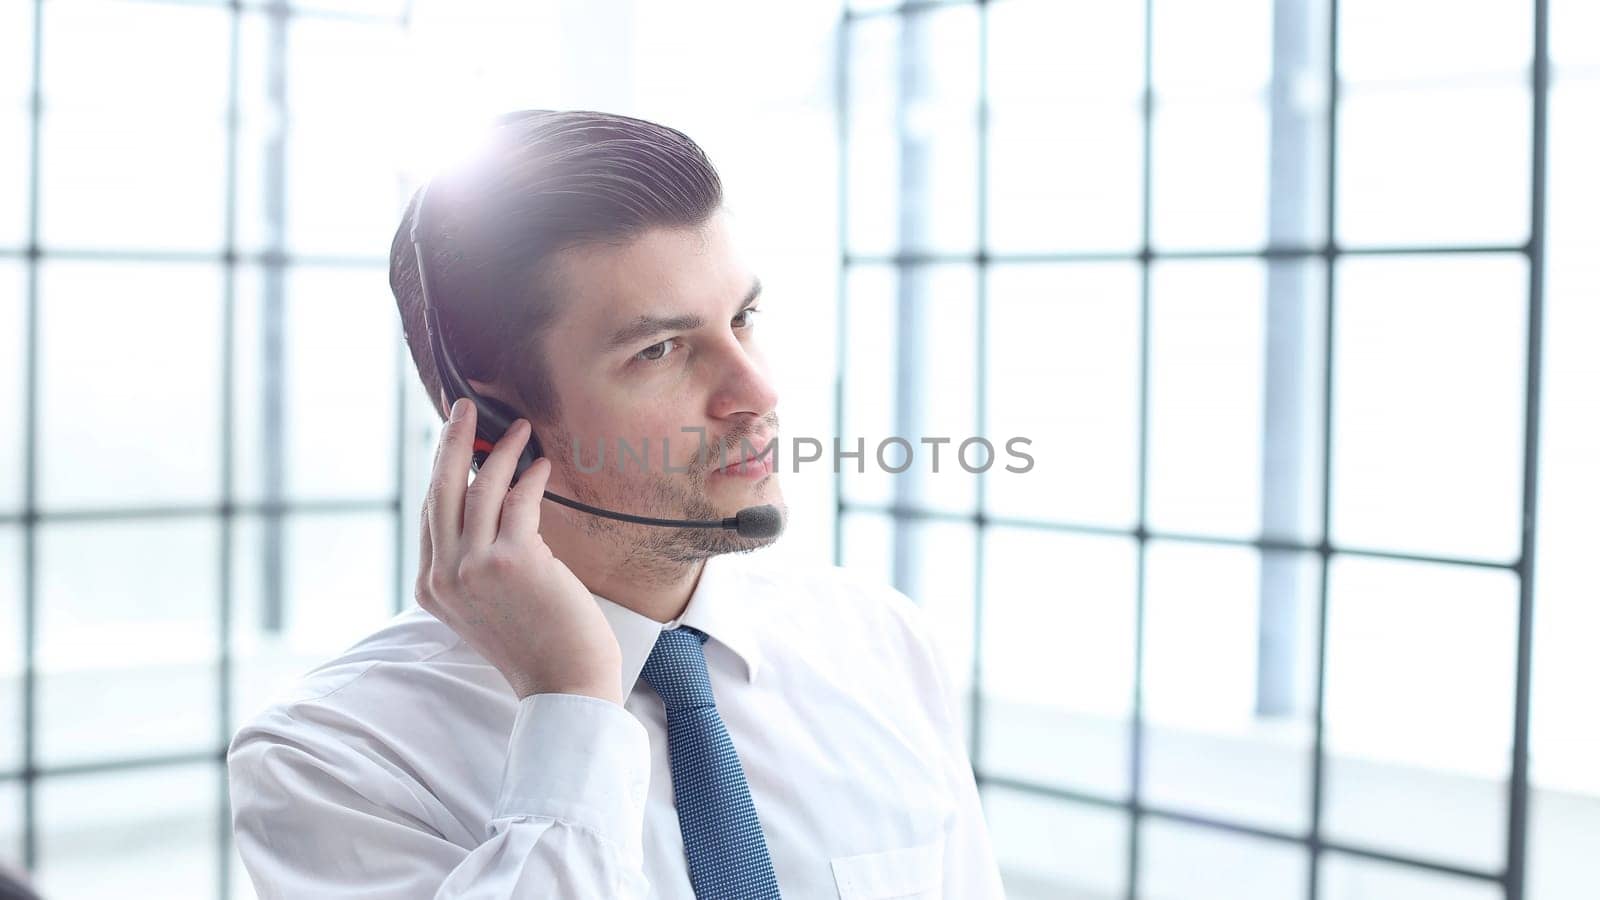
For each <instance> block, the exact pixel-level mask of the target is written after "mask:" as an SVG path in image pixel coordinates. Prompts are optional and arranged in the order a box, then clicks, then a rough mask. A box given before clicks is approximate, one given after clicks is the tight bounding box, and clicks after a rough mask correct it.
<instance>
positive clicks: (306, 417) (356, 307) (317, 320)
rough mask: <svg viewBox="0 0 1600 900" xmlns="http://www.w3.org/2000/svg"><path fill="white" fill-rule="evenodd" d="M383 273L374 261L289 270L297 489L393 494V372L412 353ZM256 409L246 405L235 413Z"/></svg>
mask: <svg viewBox="0 0 1600 900" xmlns="http://www.w3.org/2000/svg"><path fill="white" fill-rule="evenodd" d="M385 279H386V276H385V275H384V272H383V270H382V269H379V268H370V269H368V268H361V269H336V268H320V267H319V268H295V269H290V270H289V273H288V277H287V279H286V291H287V293H286V297H285V304H284V313H283V334H284V351H285V354H284V360H283V364H284V375H285V379H284V388H285V392H284V406H285V416H284V419H283V421H284V438H285V452H286V454H287V459H286V462H287V464H288V465H287V484H288V486H289V493H290V495H291V496H293V497H295V498H299V499H309V498H317V497H339V498H351V497H371V498H388V497H392V496H393V495H394V493H395V441H396V440H398V437H397V430H396V429H397V425H396V416H397V415H398V413H399V406H398V403H399V394H398V391H397V390H396V380H397V379H398V378H399V377H401V369H400V366H401V364H402V362H403V363H404V365H405V366H406V367H407V368H409V367H410V366H411V359H410V356H409V354H407V353H405V350H404V345H403V343H402V341H401V339H400V320H399V316H398V315H397V314H396V312H395V307H394V298H393V296H392V295H391V294H390V293H389V290H388V283H387V281H386V280H385ZM236 324H237V325H238V327H239V328H241V329H249V328H251V327H252V326H253V325H254V323H253V322H251V321H249V320H244V319H242V318H241V319H240V320H239V321H238V322H237V323H236ZM258 334H259V332H258ZM402 357H403V359H402ZM259 402H260V401H259V400H258V401H257V403H259ZM257 410H259V406H257V405H256V404H249V405H246V406H245V407H243V408H242V409H241V410H240V414H241V417H243V416H244V415H247V414H254V413H256V412H257ZM245 449H246V450H247V451H248V450H249V449H250V448H245Z"/></svg>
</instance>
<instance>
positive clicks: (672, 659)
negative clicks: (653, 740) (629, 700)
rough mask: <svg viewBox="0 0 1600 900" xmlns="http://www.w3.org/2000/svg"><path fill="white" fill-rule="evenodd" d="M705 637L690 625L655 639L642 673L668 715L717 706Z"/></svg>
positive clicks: (668, 630)
mask: <svg viewBox="0 0 1600 900" xmlns="http://www.w3.org/2000/svg"><path fill="white" fill-rule="evenodd" d="M706 638H707V635H706V633H705V632H703V631H699V630H697V629H694V628H690V627H688V626H687V625H684V626H680V627H678V628H673V629H664V630H662V632H661V635H660V636H659V637H657V638H656V645H655V646H654V647H653V648H651V650H650V658H649V659H646V660H645V662H644V669H643V671H641V672H640V673H639V674H640V677H642V678H643V679H644V680H645V681H646V682H648V683H649V684H650V686H651V687H652V688H654V689H655V692H656V693H657V694H660V695H661V702H662V703H663V704H665V705H666V708H667V710H668V711H669V712H670V711H672V710H678V709H694V708H696V707H702V706H714V705H716V700H715V699H714V698H713V697H712V696H711V676H710V673H708V672H707V671H706V653H705V646H704V645H705V642H706Z"/></svg>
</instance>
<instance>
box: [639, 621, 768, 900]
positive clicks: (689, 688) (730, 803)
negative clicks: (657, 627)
mask: <svg viewBox="0 0 1600 900" xmlns="http://www.w3.org/2000/svg"><path fill="white" fill-rule="evenodd" d="M706 637H707V635H706V634H705V632H702V631H698V630H696V629H694V628H690V627H688V626H681V627H679V628H673V629H667V630H663V631H662V632H661V636H660V637H658V638H656V645H655V647H654V648H652V649H651V651H650V658H649V659H647V660H645V664H644V670H643V671H642V672H641V673H640V676H641V677H642V678H644V680H645V681H647V682H649V684H650V686H651V687H652V688H655V691H656V693H657V694H659V695H661V702H662V704H663V705H665V706H666V709H667V753H668V755H670V756H671V758H672V794H673V799H674V800H675V801H676V803H677V806H678V827H679V828H680V829H681V830H682V831H683V849H684V854H685V855H686V856H687V857H688V859H689V880H690V882H692V883H693V884H694V895H695V896H696V897H698V898H700V900H745V898H775V897H779V896H780V895H779V894H778V876H777V875H776V874H774V873H773V871H772V860H771V859H770V858H769V857H768V856H767V840H766V838H765V837H764V836H762V834H761V822H760V820H759V819H757V818H756V807H755V803H754V801H752V800H751V799H750V786H749V785H748V784H746V783H745V780H744V766H742V765H740V763H739V757H738V754H736V753H735V752H734V749H733V740H732V739H731V738H729V737H728V729H727V728H726V727H724V726H723V724H722V716H720V715H718V714H717V703H716V699H715V698H713V697H712V696H711V677H710V675H709V674H708V673H707V672H706V656H705V647H704V644H705V642H706Z"/></svg>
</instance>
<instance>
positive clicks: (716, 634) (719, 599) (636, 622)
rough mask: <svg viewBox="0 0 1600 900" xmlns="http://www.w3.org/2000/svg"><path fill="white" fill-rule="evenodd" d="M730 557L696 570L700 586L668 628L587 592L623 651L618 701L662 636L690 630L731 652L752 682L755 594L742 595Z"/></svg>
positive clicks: (757, 653) (757, 663) (757, 654)
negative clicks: (681, 628)
mask: <svg viewBox="0 0 1600 900" xmlns="http://www.w3.org/2000/svg"><path fill="white" fill-rule="evenodd" d="M732 556H733V554H726V553H725V554H721V555H718V556H712V557H709V558H707V559H706V561H705V563H704V565H703V567H702V568H701V570H700V580H699V582H698V583H697V584H696V585H695V588H694V593H692V594H690V595H689V603H688V605H687V606H685V607H684V610H683V614H682V615H680V616H679V617H678V618H676V619H674V620H672V621H670V622H657V621H656V620H655V619H652V618H650V617H649V616H645V615H642V614H640V613H637V612H634V611H633V610H631V609H629V608H627V607H626V606H623V605H621V604H620V603H617V602H615V601H613V600H608V599H606V598H605V597H602V596H600V595H599V594H596V593H593V592H592V591H591V592H590V596H592V597H594V599H595V603H596V604H597V605H598V606H599V607H600V612H601V613H603V614H604V615H605V617H606V621H607V622H609V623H610V624H611V631H612V633H613V634H615V635H616V638H617V646H618V647H619V648H621V650H622V670H621V677H622V695H623V697H627V696H628V694H629V693H631V692H632V690H633V686H634V684H635V683H636V682H637V681H638V680H639V673H640V672H642V671H644V664H645V661H646V660H648V659H649V658H650V652H651V651H652V650H654V649H655V646H656V639H657V638H659V637H660V636H661V632H662V631H664V630H666V629H669V628H676V627H678V626H680V625H689V626H693V627H694V628H697V629H699V630H701V631H703V632H705V633H706V634H707V635H709V636H710V639H711V640H712V641H716V642H718V643H720V644H722V645H723V646H724V647H727V648H728V649H729V650H731V651H733V653H734V655H736V656H738V657H739V659H740V660H741V661H743V662H744V666H745V680H746V683H750V682H754V681H755V679H756V673H757V672H758V671H759V670H760V668H761V660H762V657H761V648H760V642H759V641H758V640H757V632H756V629H755V625H756V623H757V622H758V621H759V616H758V615H756V613H755V610H754V609H753V604H754V603H756V602H757V597H756V596H755V594H756V593H757V592H754V591H749V590H743V589H741V587H742V585H743V584H744V580H743V578H742V577H741V576H742V575H743V573H742V572H741V571H740V566H741V563H740V562H739V561H738V560H735V559H733V558H732Z"/></svg>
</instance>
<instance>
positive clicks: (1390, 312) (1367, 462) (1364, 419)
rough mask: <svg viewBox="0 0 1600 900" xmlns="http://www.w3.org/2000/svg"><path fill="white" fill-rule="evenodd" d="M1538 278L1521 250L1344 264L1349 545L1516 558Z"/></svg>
mask: <svg viewBox="0 0 1600 900" xmlns="http://www.w3.org/2000/svg"><path fill="white" fill-rule="evenodd" d="M1527 277H1528V276H1527V269H1526V264H1525V263H1524V261H1523V259H1522V258H1521V257H1520V256H1512V255H1505V256H1467V257H1462V256H1448V257H1421V258H1408V257H1386V258H1366V259H1345V260H1343V261H1342V262H1341V263H1340V265H1339V269H1338V317H1337V321H1336V323H1335V327H1336V328H1337V339H1336V341H1335V353H1336V356H1337V358H1336V359H1335V365H1334V377H1335V378H1336V379H1337V382H1336V384H1335V389H1334V425H1333V436H1334V442H1335V443H1334V450H1333V457H1334V458H1333V532H1334V538H1335V540H1336V542H1337V543H1339V544H1341V545H1346V546H1350V545H1354V546H1361V547H1372V548H1378V549H1383V550H1393V551H1404V552H1416V553H1434V554H1443V555H1452V556H1465V557H1481V558H1487V559H1491V560H1498V559H1511V558H1512V557H1514V556H1515V555H1516V553H1517V548H1518V542H1519V540H1520V523H1521V518H1522V517H1521V506H1520V504H1521V494H1522V469H1521V467H1522V405H1523V389H1524V388H1523V381H1524V374H1525V368H1524V367H1525V364H1524V356H1525V341H1526V338H1525V320H1526V305H1527V299H1526V297H1527Z"/></svg>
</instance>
